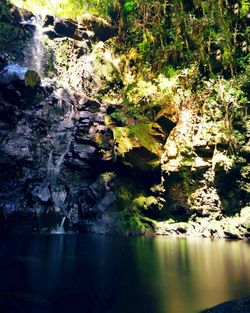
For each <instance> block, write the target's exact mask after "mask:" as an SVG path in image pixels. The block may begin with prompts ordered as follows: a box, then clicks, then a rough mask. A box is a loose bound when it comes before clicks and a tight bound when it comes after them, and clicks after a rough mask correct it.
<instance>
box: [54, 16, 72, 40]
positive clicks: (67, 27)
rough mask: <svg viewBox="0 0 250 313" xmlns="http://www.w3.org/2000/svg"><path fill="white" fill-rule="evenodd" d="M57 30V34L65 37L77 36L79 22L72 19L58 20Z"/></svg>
mask: <svg viewBox="0 0 250 313" xmlns="http://www.w3.org/2000/svg"><path fill="white" fill-rule="evenodd" d="M54 29H55V31H56V32H57V34H59V35H61V36H63V37H71V38H75V34H76V30H77V24H76V23H74V22H73V21H72V20H59V19H58V20H57V21H56V22H55V26H54Z"/></svg>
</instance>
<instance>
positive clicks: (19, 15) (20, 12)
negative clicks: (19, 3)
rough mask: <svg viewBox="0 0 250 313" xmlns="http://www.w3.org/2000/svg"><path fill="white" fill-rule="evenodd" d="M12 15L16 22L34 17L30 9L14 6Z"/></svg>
mask: <svg viewBox="0 0 250 313" xmlns="http://www.w3.org/2000/svg"><path fill="white" fill-rule="evenodd" d="M12 16H13V17H14V19H15V21H16V23H21V22H23V21H28V20H30V19H31V18H32V17H34V14H33V13H31V12H30V11H28V10H25V9H23V8H19V7H16V6H13V7H12Z"/></svg>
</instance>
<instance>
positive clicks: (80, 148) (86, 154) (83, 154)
mask: <svg viewBox="0 0 250 313" xmlns="http://www.w3.org/2000/svg"><path fill="white" fill-rule="evenodd" d="M95 152H96V147H93V146H91V145H84V144H75V145H74V153H75V154H76V155H77V157H78V158H79V159H83V160H84V159H86V160H88V159H91V158H92V157H93V155H94V153H95Z"/></svg>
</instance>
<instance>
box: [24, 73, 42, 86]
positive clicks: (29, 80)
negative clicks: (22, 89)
mask: <svg viewBox="0 0 250 313" xmlns="http://www.w3.org/2000/svg"><path fill="white" fill-rule="evenodd" d="M24 82H25V85H26V86H27V87H31V88H35V87H37V86H38V85H40V83H41V78H40V76H39V75H38V73H37V72H36V71H33V70H28V71H27V72H26V73H25V77H24Z"/></svg>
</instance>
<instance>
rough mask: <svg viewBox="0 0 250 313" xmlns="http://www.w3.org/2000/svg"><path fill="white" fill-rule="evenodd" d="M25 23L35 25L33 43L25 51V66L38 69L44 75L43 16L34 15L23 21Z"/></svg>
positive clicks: (41, 75)
mask: <svg viewBox="0 0 250 313" xmlns="http://www.w3.org/2000/svg"><path fill="white" fill-rule="evenodd" d="M21 24H23V25H31V26H33V27H35V30H34V34H33V38H32V42H31V45H30V46H29V47H28V48H27V51H26V52H25V56H26V57H25V60H24V64H25V66H27V67H29V68H31V69H33V70H34V71H36V72H37V73H38V74H39V76H40V77H43V63H44V49H43V45H42V41H43V18H42V17H41V16H40V15H38V16H33V17H32V18H31V19H30V20H28V21H23V22H21Z"/></svg>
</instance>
